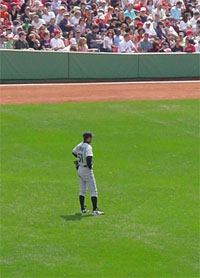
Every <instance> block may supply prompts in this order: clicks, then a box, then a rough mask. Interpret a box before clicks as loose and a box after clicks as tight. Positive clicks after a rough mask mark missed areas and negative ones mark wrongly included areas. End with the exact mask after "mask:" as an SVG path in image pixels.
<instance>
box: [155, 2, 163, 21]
mask: <svg viewBox="0 0 200 278" xmlns="http://www.w3.org/2000/svg"><path fill="white" fill-rule="evenodd" d="M156 15H157V16H158V17H159V20H163V19H164V18H166V14H165V10H164V9H163V6H162V2H158V4H157V7H156V8H155V9H154V10H153V11H152V17H153V19H154V20H155V17H156Z"/></svg>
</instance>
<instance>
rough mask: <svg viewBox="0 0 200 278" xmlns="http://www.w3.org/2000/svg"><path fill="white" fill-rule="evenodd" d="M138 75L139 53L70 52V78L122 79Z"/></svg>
mask: <svg viewBox="0 0 200 278" xmlns="http://www.w3.org/2000/svg"><path fill="white" fill-rule="evenodd" d="M137 77H138V55H134V54H132V55H129V54H123V55H121V54H102V53H84V54H83V53H70V54H69V78H72V79H73V78H79V79H118V78H119V79H120V78H137Z"/></svg>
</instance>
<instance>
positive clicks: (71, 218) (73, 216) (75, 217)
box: [60, 213, 92, 221]
mask: <svg viewBox="0 0 200 278" xmlns="http://www.w3.org/2000/svg"><path fill="white" fill-rule="evenodd" d="M90 216H92V214H81V213H75V214H71V215H61V216H60V217H62V218H63V219H65V220H66V221H80V220H81V219H83V218H86V217H90Z"/></svg>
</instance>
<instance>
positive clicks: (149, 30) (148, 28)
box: [143, 20, 157, 38]
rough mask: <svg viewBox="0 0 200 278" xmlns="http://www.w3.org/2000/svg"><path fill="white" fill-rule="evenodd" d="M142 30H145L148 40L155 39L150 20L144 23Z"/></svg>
mask: <svg viewBox="0 0 200 278" xmlns="http://www.w3.org/2000/svg"><path fill="white" fill-rule="evenodd" d="M143 28H144V30H145V33H148V34H149V38H156V36H157V34H156V31H155V30H154V28H153V25H152V23H151V21H150V20H148V21H147V22H145V23H144V25H143Z"/></svg>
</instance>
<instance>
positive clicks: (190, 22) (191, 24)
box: [189, 16, 197, 29]
mask: <svg viewBox="0 0 200 278" xmlns="http://www.w3.org/2000/svg"><path fill="white" fill-rule="evenodd" d="M196 23H197V19H195V18H194V16H193V17H192V18H191V19H190V21H189V25H190V26H191V28H192V29H193V28H194V26H195V25H196Z"/></svg>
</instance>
